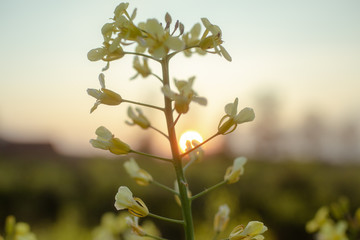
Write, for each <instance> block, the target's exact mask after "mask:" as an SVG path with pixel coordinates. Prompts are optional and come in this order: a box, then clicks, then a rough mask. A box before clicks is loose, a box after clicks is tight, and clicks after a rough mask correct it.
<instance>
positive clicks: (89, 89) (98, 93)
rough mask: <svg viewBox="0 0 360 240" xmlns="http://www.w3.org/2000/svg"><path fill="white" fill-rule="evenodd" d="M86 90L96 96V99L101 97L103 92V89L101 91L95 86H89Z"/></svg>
mask: <svg viewBox="0 0 360 240" xmlns="http://www.w3.org/2000/svg"><path fill="white" fill-rule="evenodd" d="M86 91H87V93H88V94H89V95H90V96H92V97H94V98H96V99H100V97H101V94H102V92H101V91H99V90H97V89H94V88H88V89H87V90H86Z"/></svg>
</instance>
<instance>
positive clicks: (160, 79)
mask: <svg viewBox="0 0 360 240" xmlns="http://www.w3.org/2000/svg"><path fill="white" fill-rule="evenodd" d="M151 75H153V76H154V77H156V78H157V79H159V81H160V82H163V80H162V78H161V77H159V76H158V75H156V74H155V73H151Z"/></svg>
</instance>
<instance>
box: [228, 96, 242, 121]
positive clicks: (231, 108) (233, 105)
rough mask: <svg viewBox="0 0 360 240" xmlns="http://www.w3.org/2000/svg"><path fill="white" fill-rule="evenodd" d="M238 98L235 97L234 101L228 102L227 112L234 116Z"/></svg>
mask: <svg viewBox="0 0 360 240" xmlns="http://www.w3.org/2000/svg"><path fill="white" fill-rule="evenodd" d="M238 101H239V100H238V98H236V99H235V101H234V103H229V104H226V106H225V113H226V114H227V115H229V116H231V117H234V116H235V115H236V112H237V105H238Z"/></svg>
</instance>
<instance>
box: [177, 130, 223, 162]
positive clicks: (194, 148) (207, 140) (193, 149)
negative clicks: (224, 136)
mask: <svg viewBox="0 0 360 240" xmlns="http://www.w3.org/2000/svg"><path fill="white" fill-rule="evenodd" d="M218 135H220V133H215V134H214V135H212V136H211V137H209V138H208V139H206V140H205V141H203V142H202V143H200V144H199V145H196V146H195V147H193V148H192V149H190V150H189V151H187V152H184V153H183V154H181V155H180V156H181V157H184V156H186V155H188V154H189V153H191V152H192V151H195V150H196V149H198V148H199V147H201V146H202V145H204V144H205V143H207V142H209V141H210V140H211V139H213V138H215V137H216V136H218Z"/></svg>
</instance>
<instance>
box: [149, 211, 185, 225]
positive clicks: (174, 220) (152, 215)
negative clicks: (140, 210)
mask: <svg viewBox="0 0 360 240" xmlns="http://www.w3.org/2000/svg"><path fill="white" fill-rule="evenodd" d="M148 216H150V217H153V218H157V219H160V220H164V221H168V222H172V223H178V224H184V221H183V220H177V219H172V218H167V217H163V216H159V215H156V214H153V213H149V214H148Z"/></svg>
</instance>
